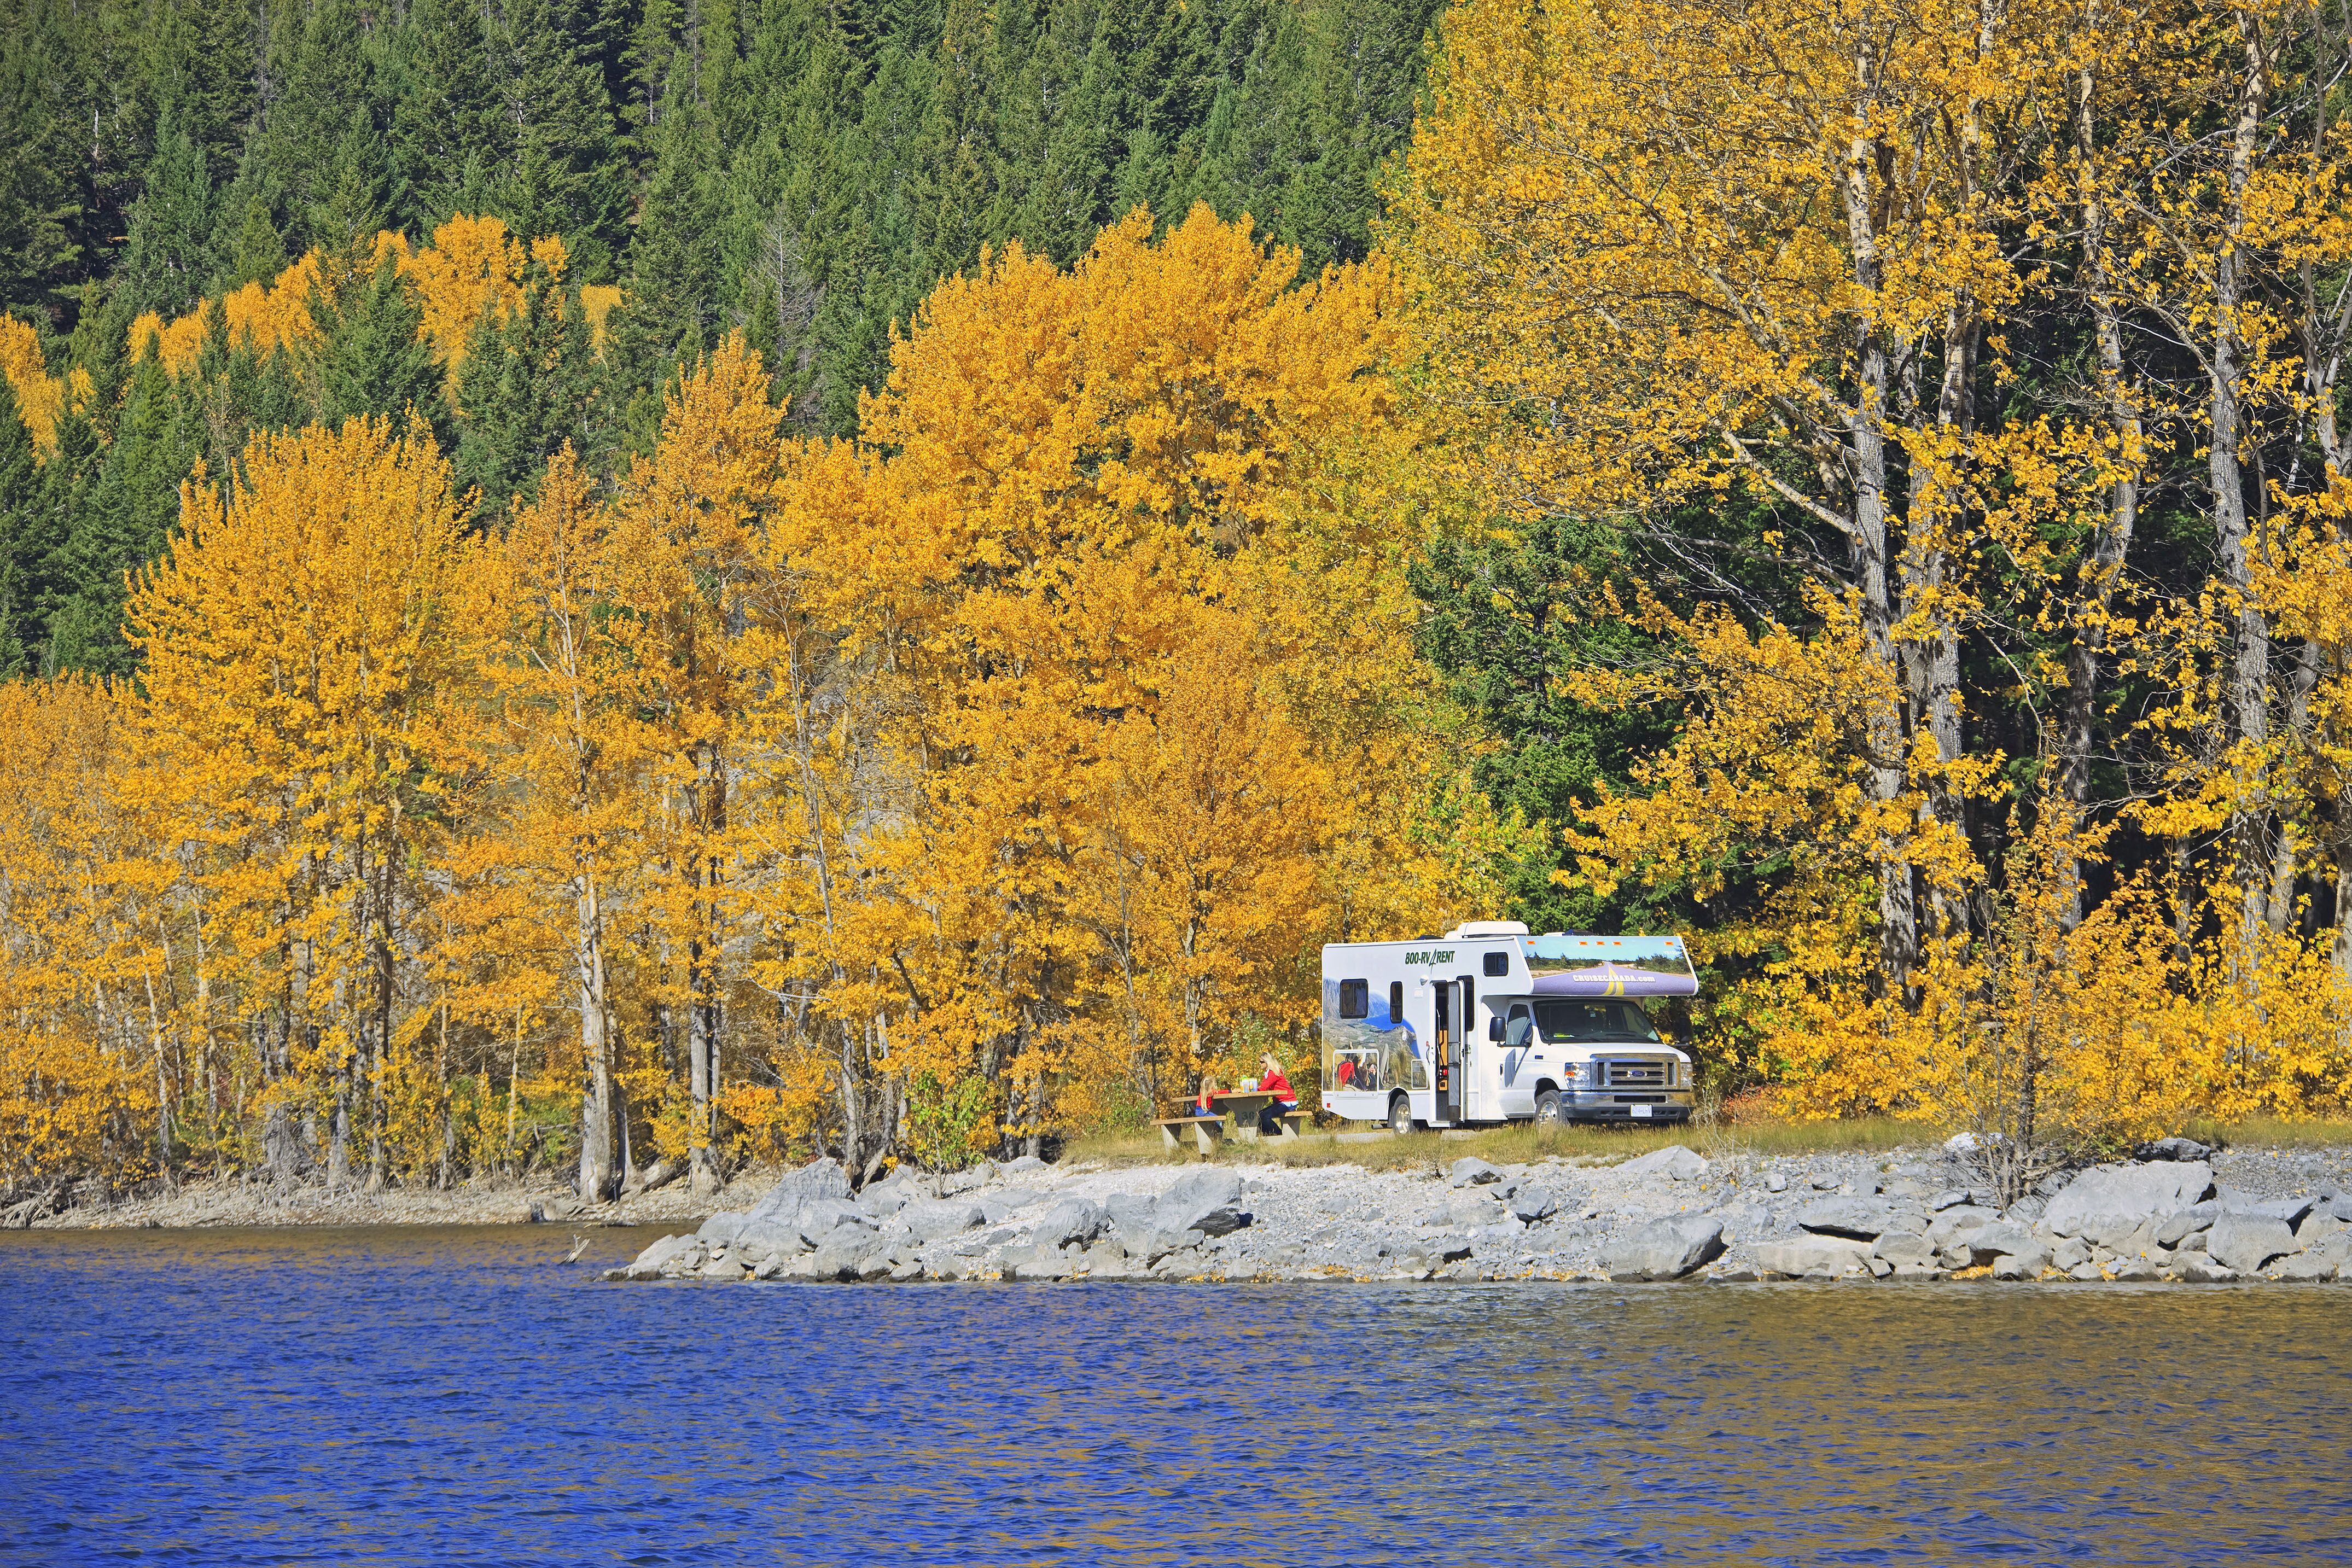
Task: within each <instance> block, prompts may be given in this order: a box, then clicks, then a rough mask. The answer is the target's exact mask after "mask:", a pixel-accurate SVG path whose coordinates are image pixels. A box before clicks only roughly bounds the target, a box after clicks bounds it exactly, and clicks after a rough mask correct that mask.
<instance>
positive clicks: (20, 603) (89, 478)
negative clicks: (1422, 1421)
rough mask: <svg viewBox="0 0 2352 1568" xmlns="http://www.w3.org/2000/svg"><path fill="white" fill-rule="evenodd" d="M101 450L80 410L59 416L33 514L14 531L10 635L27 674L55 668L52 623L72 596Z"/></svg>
mask: <svg viewBox="0 0 2352 1568" xmlns="http://www.w3.org/2000/svg"><path fill="white" fill-rule="evenodd" d="M99 453H100V444H99V436H98V430H97V428H96V427H95V426H94V425H92V424H91V423H89V419H88V418H87V417H85V416H84V415H83V414H82V413H80V412H79V410H73V409H68V411H67V412H66V413H63V414H61V415H59V416H58V445H57V450H56V451H54V452H52V453H50V454H49V457H48V461H47V462H46V463H44V464H42V465H41V475H40V482H39V486H38V488H37V491H36V493H35V495H34V497H33V505H32V508H31V515H30V516H29V517H27V518H26V521H25V523H24V524H23V525H22V526H20V528H18V530H17V532H16V539H15V541H14V549H13V550H12V551H11V553H12V555H13V556H14V557H15V564H14V568H13V570H12V573H11V575H12V577H13V581H12V582H11V583H10V585H9V587H10V592H9V609H10V612H11V614H12V617H13V619H14V622H15V624H14V625H13V626H12V627H11V628H10V635H11V636H12V637H13V639H14V641H15V644H16V647H17V648H18V649H19V650H21V657H22V660H23V664H24V667H25V668H26V670H27V671H29V672H33V673H37V674H44V675H47V674H52V673H53V672H54V671H55V670H56V667H57V665H56V661H55V660H54V659H53V658H52V657H51V653H50V645H51V642H52V623H53V622H55V621H56V620H57V619H58V612H60V611H62V610H63V609H64V608H65V607H66V605H67V604H68V602H69V601H71V599H72V597H73V591H74V588H75V586H76V584H75V581H74V572H73V558H72V554H71V545H72V542H73V533H74V527H75V524H76V523H77V521H79V518H80V517H81V515H82V511H83V507H84V505H85V503H86V502H87V500H88V499H89V490H90V487H91V486H92V484H93V483H94V482H95V481H96V479H97V477H98V457H99Z"/></svg>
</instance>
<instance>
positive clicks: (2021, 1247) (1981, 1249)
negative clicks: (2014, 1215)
mask: <svg viewBox="0 0 2352 1568" xmlns="http://www.w3.org/2000/svg"><path fill="white" fill-rule="evenodd" d="M1954 1240H1956V1241H1957V1242H1958V1244H1959V1245H1961V1246H1963V1247H1966V1248H1967V1249H1968V1250H1969V1262H1970V1263H1972V1264H1975V1265H1978V1266H1981V1265H1983V1264H1986V1263H1991V1262H1995V1261H1997V1260H2000V1259H2002V1258H2022V1257H2025V1256H2027V1255H2029V1254H2031V1253H2032V1252H2035V1251H2037V1250H2039V1244H2038V1243H2037V1242H2035V1240H2034V1239H2033V1232H2032V1231H2031V1230H2029V1229H2027V1228H2025V1227H2024V1226H2022V1225H2020V1224H2018V1223H2017V1221H2015V1220H2013V1219H1996V1220H1994V1221H1993V1222H1992V1223H1991V1224H1990V1225H1980V1226H1979V1227H1977V1228H1975V1229H1973V1230H1970V1231H1969V1232H1967V1233H1966V1234H1964V1235H1961V1236H1958V1237H1955V1238H1954Z"/></svg>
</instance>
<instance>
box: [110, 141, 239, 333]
mask: <svg viewBox="0 0 2352 1568" xmlns="http://www.w3.org/2000/svg"><path fill="white" fill-rule="evenodd" d="M212 204H213V188H212V176H211V174H210V173H209V172H207V171H206V169H205V155H204V152H202V150H200V149H199V148H198V147H197V146H196V143H195V141H194V139H193V138H191V137H190V136H189V135H188V132H187V130H186V128H185V127H184V125H183V124H182V123H181V119H180V116H179V114H178V112H177V110H175V109H174V108H173V107H172V106H170V105H166V106H165V108H164V110H163V118H162V120H160V121H159V122H158V123H157V127H156V146H155V155H154V157H153V158H152V159H150V160H149V161H148V164H147V188H146V189H145V190H144V191H142V192H141V193H140V195H139V200H138V201H137V202H136V203H134V204H132V205H131V234H130V240H129V243H128V244H127V245H126V246H124V249H123V253H122V264H121V267H119V268H118V269H117V270H116V272H115V275H114V285H115V287H114V292H115V293H116V295H117V296H118V297H120V298H123V299H124V300H126V301H127V302H128V303H129V305H130V307H131V314H132V315H133V316H136V315H137V314H138V313H139V312H140V311H142V310H153V311H156V312H157V313H159V314H160V315H162V316H163V319H165V320H167V321H169V320H171V319H173V318H175V317H178V316H183V315H185V314H186V313H187V312H188V311H189V310H190V309H191V308H194V305H195V302H196V301H197V300H199V299H201V298H204V295H205V287H207V286H208V285H209V284H210V283H211V282H212V279H213V273H214V271H215V261H214V256H213V212H212Z"/></svg>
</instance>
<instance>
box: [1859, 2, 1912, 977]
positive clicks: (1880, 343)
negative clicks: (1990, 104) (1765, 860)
mask: <svg viewBox="0 0 2352 1568" xmlns="http://www.w3.org/2000/svg"><path fill="white" fill-rule="evenodd" d="M1854 68H1855V78H1856V89H1857V92H1856V103H1855V120H1856V123H1857V124H1867V123H1868V119H1869V114H1870V111H1871V109H1872V106H1873V102H1874V99H1875V96H1876V78H1877V70H1878V64H1877V59H1876V56H1875V53H1874V47H1873V45H1872V43H1871V42H1869V41H1865V42H1864V43H1863V44H1862V45H1861V47H1859V49H1858V51H1857V53H1856V57H1855V63H1854ZM1875 159H1876V148H1875V146H1874V143H1873V142H1872V141H1870V140H1869V139H1868V137H1867V136H1866V135H1864V134H1861V133H1857V134H1856V136H1855V137H1854V138H1853V141H1852V142H1851V144H1850V145H1849V147H1848V149H1847V156H1846V165H1845V169H1844V172H1843V181H1842V182H1841V184H1840V194H1841V197H1842V199H1843V204H1844V207H1845V218H1846V231H1847V237H1848V239H1849V241H1850V242H1851V245H1852V247H1853V267H1854V280H1855V282H1857V283H1858V284H1860V285H1861V287H1863V288H1864V290H1865V291H1867V292H1869V293H1871V294H1875V293H1876V292H1877V290H1878V287H1879V284H1880V273H1881V264H1880V260H1879V256H1878V238H1877V233H1876V228H1875V225H1874V218H1873V216H1872V212H1871V204H1870V172H1871V170H1872V168H1873V167H1874V163H1875ZM1854 368H1855V375H1856V380H1857V381H1858V382H1859V383H1860V386H1859V391H1860V393H1861V396H1860V399H1859V401H1858V402H1856V403H1855V405H1854V408H1853V413H1852V414H1851V415H1850V416H1849V418H1848V420H1847V429H1846V449H1847V461H1848V464H1849V465H1850V466H1849V469H1848V479H1849V481H1850V483H1851V485H1852V486H1853V552H1854V566H1855V569H1856V576H1857V577H1858V579H1859V580H1860V582H1859V586H1860V587H1861V590H1862V634H1863V640H1864V646H1865V647H1866V649H1867V650H1868V653H1869V654H1870V658H1871V660H1872V662H1873V663H1874V664H1877V665H1878V667H1879V668H1881V669H1883V670H1885V672H1887V674H1888V675H1889V676H1890V680H1889V683H1888V684H1889V685H1891V686H1894V687H1895V688H1896V689H1898V690H1899V689H1900V688H1901V682H1902V670H1901V665H1900V663H1899V661H1898V660H1897V658H1896V656H1895V638H1894V617H1893V601H1892V597H1891V594H1890V591H1889V586H1890V585H1889V582H1888V576H1887V465H1886V438H1885V419H1886V417H1887V413H1888V406H1887V394H1888V391H1889V387H1888V379H1889V378H1888V367H1887V361H1886V347H1885V340H1884V338H1883V337H1882V335H1881V334H1880V332H1879V329H1878V325H1877V323H1876V322H1875V321H1865V322H1864V324H1863V327H1862V330H1861V334H1860V338H1859V340H1858V341H1857V342H1856V343H1855V345H1854ZM1864 741H1865V744H1866V745H1867V746H1868V747H1869V751H1870V771H1869V776H1868V780H1867V783H1868V788H1869V795H1870V800H1871V802H1872V803H1873V804H1874V805H1875V806H1877V807H1880V808H1882V810H1883V812H1884V814H1883V815H1882V817H1881V826H1880V829H1879V831H1878V835H1877V838H1876V841H1875V843H1874V850H1873V853H1874V857H1875V859H1876V860H1877V862H1878V921H1879V932H1878V959H1879V971H1880V978H1881V981H1882V983H1883V984H1884V985H1885V988H1886V991H1887V993H1888V994H1889V995H1891V996H1895V997H1899V998H1906V1000H1907V999H1909V998H1910V996H1911V968H1912V966H1913V964H1914V963H1915V962H1916V957H1917V954H1918V950H1919V920H1918V906H1917V900H1916V895H1915V894H1914V892H1913V888H1912V874H1911V861H1910V855H1909V853H1908V849H1907V845H1906V842H1905V838H1906V835H1905V833H1904V832H1903V831H1901V830H1899V829H1897V828H1895V827H1894V826H1893V825H1892V823H1893V820H1894V814H1893V811H1892V810H1891V809H1892V808H1894V807H1895V806H1896V805H1897V804H1898V803H1899V802H1901V801H1902V800H1903V799H1904V797H1905V794H1906V766H1905V764H1906V749H1907V748H1906V745H1905V736H1904V734H1903V713H1902V710H1901V707H1900V706H1899V705H1897V704H1895V703H1893V702H1887V703H1882V704H1879V705H1877V706H1874V708H1873V710H1872V711H1871V713H1870V716H1869V717H1868V720H1867V722H1866V728H1865V735H1864Z"/></svg>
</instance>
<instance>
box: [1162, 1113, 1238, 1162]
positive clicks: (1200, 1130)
mask: <svg viewBox="0 0 2352 1568" xmlns="http://www.w3.org/2000/svg"><path fill="white" fill-rule="evenodd" d="M1186 1134H1189V1135H1190V1136H1191V1137H1192V1141H1193V1143H1194V1144H1195V1145H1198V1146H1199V1148H1200V1151H1201V1154H1202V1157H1204V1158H1205V1157H1206V1156H1208V1155H1213V1154H1215V1153H1216V1152H1217V1145H1219V1144H1221V1143H1223V1142H1224V1138H1225V1119H1224V1118H1223V1116H1162V1117H1160V1139H1161V1141H1162V1142H1164V1143H1165V1144H1166V1145H1168V1146H1169V1147H1170V1148H1171V1149H1181V1148H1182V1147H1183V1146H1184V1145H1183V1141H1182V1140H1183V1136H1184V1135H1186Z"/></svg>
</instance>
